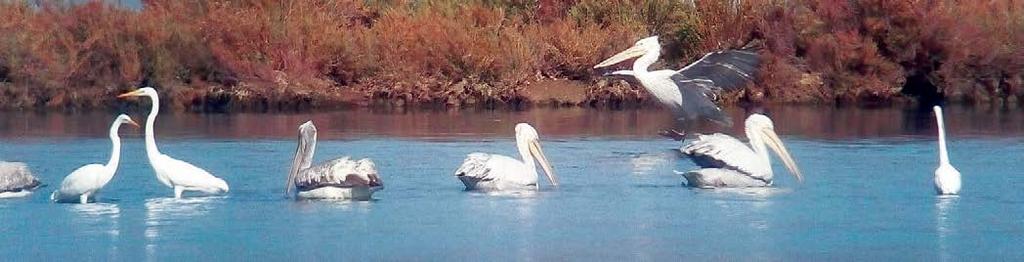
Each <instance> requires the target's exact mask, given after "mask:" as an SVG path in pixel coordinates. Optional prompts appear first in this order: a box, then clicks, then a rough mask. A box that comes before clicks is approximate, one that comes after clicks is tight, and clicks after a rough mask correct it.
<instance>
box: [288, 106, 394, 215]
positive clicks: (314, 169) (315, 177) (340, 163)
mask: <svg viewBox="0 0 1024 262" xmlns="http://www.w3.org/2000/svg"><path fill="white" fill-rule="evenodd" d="M315 150H316V126H313V121H306V123H303V124H302V125H300V126H299V146H298V148H297V149H295V159H294V160H293V161H292V168H291V170H290V171H288V181H287V184H286V185H285V191H284V192H285V194H286V195H289V196H291V191H292V189H293V188H294V189H295V190H296V191H297V193H296V196H297V198H305V199H318V198H329V199H353V200H364V201H365V200H370V197H371V196H372V195H373V193H374V192H376V191H378V190H381V189H383V188H384V184H383V183H382V182H381V180H380V177H378V176H377V168H376V167H375V166H374V164H373V161H370V159H367V158H364V159H361V160H359V161H354V160H351V159H349V158H348V157H342V158H337V159H334V160H330V161H327V162H323V163H320V164H318V165H316V166H311V165H312V164H313V152H314V151H315Z"/></svg>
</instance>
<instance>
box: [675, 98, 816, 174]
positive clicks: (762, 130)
mask: <svg viewBox="0 0 1024 262" xmlns="http://www.w3.org/2000/svg"><path fill="white" fill-rule="evenodd" d="M745 124H746V127H745V129H746V133H747V138H748V139H750V147H747V145H744V144H743V142H740V141H739V140H736V138H733V137H731V136H728V135H725V134H721V133H716V134H713V135H697V139H696V140H694V141H693V142H690V144H688V145H686V146H684V147H683V148H681V149H680V151H682V152H683V154H685V155H686V156H688V157H690V159H691V160H693V163H694V164H697V165H698V166H700V167H701V169H697V170H693V171H689V172H686V173H682V175H683V177H684V178H686V184H687V185H688V186H691V187H700V188H716V187H767V186H771V185H772V165H771V162H770V161H769V158H768V150H767V149H766V148H765V145H767V146H768V147H770V148H772V149H773V150H775V153H777V154H778V155H779V158H781V159H782V163H784V164H785V165H786V168H788V169H789V171H790V173H792V174H793V175H794V176H796V179H797V180H798V181H803V175H801V174H800V170H799V169H797V167H796V163H795V162H794V161H793V158H792V157H790V156H789V152H788V151H786V147H785V146H783V145H782V141H781V140H779V136H778V135H776V134H775V126H774V125H773V124H772V120H771V119H769V118H768V117H767V116H764V115H761V114H752V115H750V117H747V121H746V123H745Z"/></svg>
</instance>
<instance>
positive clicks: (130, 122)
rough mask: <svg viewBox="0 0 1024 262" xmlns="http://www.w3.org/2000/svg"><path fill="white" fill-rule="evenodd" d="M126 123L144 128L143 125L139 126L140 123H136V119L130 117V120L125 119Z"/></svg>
mask: <svg viewBox="0 0 1024 262" xmlns="http://www.w3.org/2000/svg"><path fill="white" fill-rule="evenodd" d="M125 123H128V124H129V125H133V126H135V128H142V127H141V126H139V123H135V120H131V119H128V121H125Z"/></svg>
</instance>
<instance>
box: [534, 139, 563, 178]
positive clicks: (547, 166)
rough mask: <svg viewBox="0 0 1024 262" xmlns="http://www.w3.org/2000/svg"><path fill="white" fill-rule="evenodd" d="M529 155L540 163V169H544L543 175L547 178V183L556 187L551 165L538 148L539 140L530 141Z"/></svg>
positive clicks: (542, 151)
mask: <svg viewBox="0 0 1024 262" xmlns="http://www.w3.org/2000/svg"><path fill="white" fill-rule="evenodd" d="M529 146H530V154H532V155H533V157H534V158H536V159H537V162H540V167H541V168H544V174H545V175H547V176H548V181H551V185H552V186H558V177H557V176H555V172H554V171H552V170H551V163H550V162H548V158H547V156H545V155H544V150H543V149H541V147H540V141H539V140H532V141H530V143H529Z"/></svg>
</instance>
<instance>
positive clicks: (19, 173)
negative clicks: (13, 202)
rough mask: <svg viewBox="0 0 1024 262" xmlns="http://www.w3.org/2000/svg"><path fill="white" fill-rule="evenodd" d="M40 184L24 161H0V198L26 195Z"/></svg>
mask: <svg viewBox="0 0 1024 262" xmlns="http://www.w3.org/2000/svg"><path fill="white" fill-rule="evenodd" d="M41 185H42V184H41V183H39V179H36V177H35V176H33V175H32V171H29V170H28V165H25V163H22V162H4V161H0V198H14V197H24V196H28V195H29V194H32V191H34V190H35V189H36V188H39V186H41Z"/></svg>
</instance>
